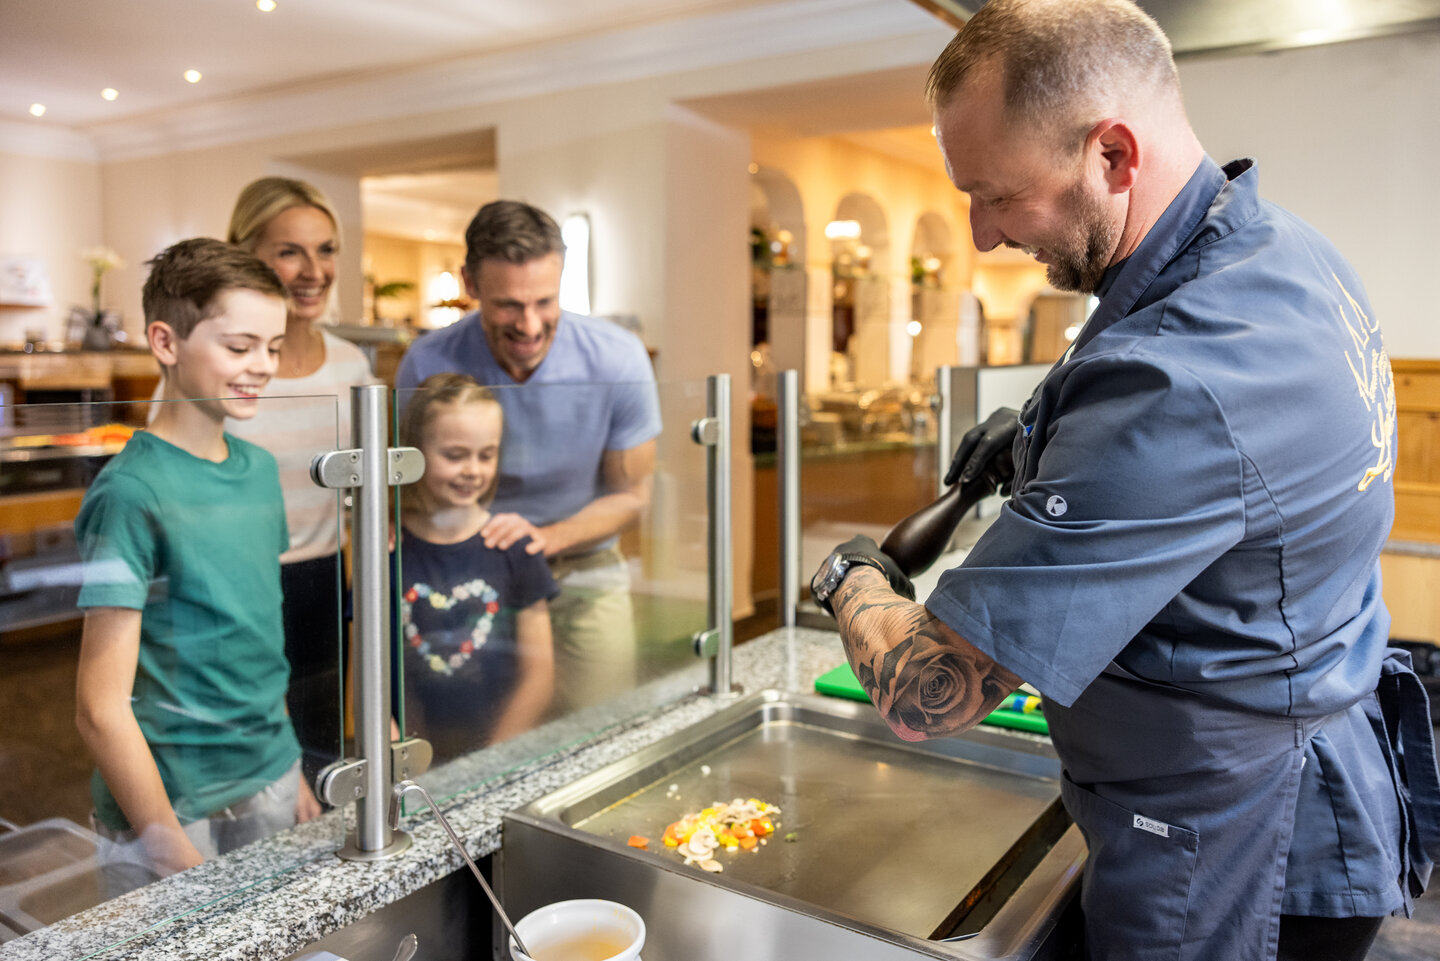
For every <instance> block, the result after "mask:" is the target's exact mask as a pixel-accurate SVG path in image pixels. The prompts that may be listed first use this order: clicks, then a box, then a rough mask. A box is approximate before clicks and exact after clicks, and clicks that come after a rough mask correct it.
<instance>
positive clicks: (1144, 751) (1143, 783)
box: [1045, 661, 1440, 961]
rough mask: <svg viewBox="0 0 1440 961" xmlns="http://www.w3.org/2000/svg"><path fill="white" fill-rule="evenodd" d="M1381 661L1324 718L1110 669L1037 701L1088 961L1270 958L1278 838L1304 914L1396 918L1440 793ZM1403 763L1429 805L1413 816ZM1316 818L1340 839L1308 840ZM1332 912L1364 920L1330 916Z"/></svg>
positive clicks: (1281, 863) (1280, 906)
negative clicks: (1065, 823) (1062, 696)
mask: <svg viewBox="0 0 1440 961" xmlns="http://www.w3.org/2000/svg"><path fill="white" fill-rule="evenodd" d="M1386 663H1387V673H1386V674H1385V676H1384V678H1382V683H1381V686H1380V690H1379V692H1378V693H1379V697H1376V696H1373V695H1372V696H1370V697H1367V698H1365V699H1362V701H1361V702H1359V703H1358V704H1356V705H1354V706H1353V707H1352V708H1350V709H1348V710H1346V711H1342V712H1339V713H1338V714H1334V715H1330V716H1328V717H1319V718H1291V717H1280V716H1276V715H1269V714H1262V713H1258V712H1251V711H1246V710H1243V709H1239V708H1236V707H1234V706H1231V705H1226V704H1223V703H1221V702H1219V701H1218V700H1216V699H1214V698H1210V697H1205V696H1202V695H1198V694H1194V693H1191V692H1188V691H1184V690H1181V689H1178V688H1175V687H1171V686H1168V685H1161V684H1156V683H1152V682H1150V681H1146V680H1143V679H1141V678H1138V677H1136V676H1134V675H1133V674H1130V673H1129V672H1127V671H1125V670H1124V669H1123V668H1121V667H1119V666H1118V665H1116V664H1111V665H1110V667H1109V668H1107V669H1106V671H1105V672H1104V673H1103V674H1102V675H1101V676H1100V677H1099V678H1097V679H1096V680H1095V681H1094V682H1093V683H1092V684H1091V685H1090V687H1089V688H1087V689H1086V691H1085V692H1084V693H1083V694H1082V695H1081V696H1080V697H1079V698H1078V699H1077V700H1076V702H1075V704H1074V705H1073V706H1072V707H1070V708H1065V707H1062V706H1060V705H1058V704H1052V703H1051V702H1047V703H1046V706H1045V712H1046V720H1047V721H1048V722H1049V726H1050V734H1051V738H1052V739H1053V740H1054V743H1055V747H1056V749H1057V751H1058V752H1059V754H1060V757H1061V759H1062V760H1063V761H1064V764H1065V773H1064V780H1063V782H1062V785H1061V793H1062V796H1063V799H1064V802H1065V806H1066V808H1067V809H1068V811H1069V812H1070V815H1071V817H1072V818H1073V819H1074V820H1075V822H1076V824H1077V825H1078V826H1079V827H1080V829H1081V832H1082V833H1083V834H1084V836H1085V839H1086V843H1087V844H1088V846H1089V855H1088V857H1087V860H1086V865H1085V873H1084V880H1083V885H1082V888H1081V907H1082V909H1083V912H1084V914H1085V922H1086V945H1087V949H1088V952H1089V955H1090V957H1091V958H1092V959H1093V961H1127V959H1136V961H1141V959H1143V961H1170V959H1194V961H1213V959H1221V958H1223V959H1226V961H1248V959H1269V958H1273V957H1274V956H1275V951H1276V948H1277V945H1278V939H1279V918H1280V914H1281V913H1282V911H1284V912H1287V913H1304V912H1296V911H1293V910H1291V908H1290V905H1289V903H1288V902H1289V901H1290V900H1291V899H1290V898H1289V897H1287V891H1286V883H1287V872H1286V868H1287V858H1288V855H1289V854H1290V851H1291V847H1292V841H1293V842H1294V844H1295V847H1296V850H1297V854H1298V861H1299V864H1298V865H1297V866H1296V871H1295V872H1292V875H1291V876H1290V880H1291V881H1292V883H1295V884H1300V885H1304V886H1306V887H1307V889H1309V890H1312V893H1313V894H1314V895H1316V896H1317V898H1318V896H1319V895H1321V894H1323V895H1324V898H1323V899H1318V900H1315V901H1314V903H1312V906H1316V905H1317V904H1319V900H1324V903H1325V904H1326V905H1329V906H1330V907H1331V909H1332V910H1319V911H1314V912H1312V913H1317V914H1324V915H1330V916H1352V915H1355V914H1360V915H1362V916H1376V915H1379V914H1385V913H1389V911H1391V910H1398V909H1400V908H1402V907H1408V894H1409V893H1418V892H1414V891H1413V889H1414V884H1415V879H1416V878H1417V877H1421V876H1428V861H1427V860H1426V854H1425V852H1424V850H1422V848H1424V847H1428V848H1429V851H1430V856H1431V857H1433V856H1434V854H1435V853H1436V852H1437V850H1440V848H1437V846H1436V845H1435V837H1436V836H1437V835H1440V829H1437V825H1440V787H1436V785H1435V783H1434V779H1435V760H1434V751H1433V744H1432V742H1431V739H1430V733H1431V732H1430V730H1429V727H1428V714H1427V715H1426V716H1425V718H1424V720H1425V726H1424V727H1423V728H1416V729H1414V730H1412V727H1413V725H1415V724H1416V723H1418V720H1417V714H1416V710H1417V705H1416V703H1415V699H1414V698H1413V697H1412V696H1409V695H1406V694H1405V693H1404V692H1403V691H1402V688H1404V687H1406V682H1405V681H1404V680H1403V678H1404V677H1405V676H1406V675H1407V673H1408V664H1407V665H1397V664H1395V663H1393V662H1392V661H1387V662H1386ZM1408 677H1409V678H1410V679H1411V680H1414V681H1415V685H1414V687H1415V689H1416V690H1418V689H1419V682H1418V679H1415V678H1414V675H1413V673H1408ZM1387 679H1388V680H1387ZM1392 695H1393V696H1392ZM1422 696H1423V691H1422ZM1418 709H1419V711H1420V712H1422V713H1423V712H1425V704H1424V702H1423V700H1422V701H1421V702H1420V703H1419V705H1418ZM1402 715H1404V719H1405V720H1408V723H1402V722H1401V721H1402ZM1392 717H1393V718H1394V720H1395V722H1396V723H1391V719H1392ZM1372 718H1373V721H1372ZM1415 734H1418V735H1423V736H1412V735H1415ZM1317 735H1320V736H1319V738H1318V741H1317ZM1361 735H1364V736H1361ZM1402 741H1403V744H1402ZM1316 749H1319V751H1320V754H1318V755H1317V754H1316V753H1315V751H1316ZM1402 751H1403V753H1404V755H1405V759H1406V761H1407V762H1408V763H1409V766H1410V768H1411V769H1412V770H1411V772H1410V773H1411V777H1410V781H1409V783H1410V787H1412V788H1413V789H1414V790H1415V792H1416V794H1417V795H1423V796H1424V798H1425V799H1426V800H1425V801H1423V802H1421V803H1417V804H1415V805H1411V804H1410V803H1409V800H1410V799H1409V792H1408V790H1407V788H1406V782H1405V778H1404V777H1403V774H1404V772H1403V770H1402V769H1401V765H1397V764H1396V759H1397V756H1399V754H1400V753H1401V752H1402ZM1322 760H1323V761H1326V762H1327V763H1326V770H1324V771H1321V769H1320V768H1321V764H1320V763H1319V762H1320V761H1322ZM1427 765H1428V766H1427ZM1307 769H1308V770H1307ZM1375 772H1379V774H1378V776H1377V775H1376V773H1375ZM1427 773H1428V776H1429V778H1430V779H1431V783H1430V784H1429V785H1428V786H1425V785H1423V784H1422V783H1421V782H1423V781H1424V780H1425V777H1426V774H1427ZM1322 774H1323V775H1325V777H1321V776H1320V775H1322ZM1417 774H1418V776H1417ZM1377 781H1378V782H1380V784H1381V786H1382V787H1383V788H1384V796H1383V797H1382V798H1380V803H1375V798H1376V782H1377ZM1397 798H1398V799H1399V801H1398V803H1397ZM1302 799H1303V802H1304V803H1301V802H1302ZM1322 814H1324V815H1325V817H1328V819H1329V823H1330V824H1331V826H1332V830H1331V834H1332V835H1334V834H1336V833H1337V832H1338V837H1331V836H1327V835H1325V834H1324V832H1318V831H1316V829H1315V828H1316V825H1318V824H1320V823H1322V818H1321V815H1322ZM1297 816H1298V818H1299V820H1298V823H1299V824H1300V826H1301V827H1300V831H1299V833H1298V834H1297V833H1296V825H1297ZM1422 835H1423V837H1422ZM1416 840H1422V841H1426V843H1424V844H1421V845H1416V844H1414V843H1410V842H1414V841H1416ZM1312 872H1313V876H1312ZM1402 877H1404V878H1406V879H1407V881H1408V882H1409V883H1407V884H1400V883H1397V882H1399V881H1400V880H1401V878H1402ZM1420 885H1421V887H1422V888H1423V880H1422V881H1421V882H1420ZM1325 899H1328V900H1325ZM1347 904H1348V905H1350V906H1352V907H1360V908H1362V910H1361V911H1358V912H1357V911H1353V910H1343V909H1342V910H1335V908H1336V907H1337V906H1339V907H1343V905H1347Z"/></svg>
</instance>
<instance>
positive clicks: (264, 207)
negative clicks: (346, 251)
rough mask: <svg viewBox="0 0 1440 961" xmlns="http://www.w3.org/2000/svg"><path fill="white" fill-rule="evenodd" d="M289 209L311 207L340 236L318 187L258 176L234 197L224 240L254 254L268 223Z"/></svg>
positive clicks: (337, 222) (327, 200)
mask: <svg viewBox="0 0 1440 961" xmlns="http://www.w3.org/2000/svg"><path fill="white" fill-rule="evenodd" d="M291 207H314V208H315V209H316V210H318V211H320V212H321V213H322V214H324V215H325V216H326V217H329V218H330V225H331V226H332V227H334V228H335V234H336V235H337V236H338V235H339V234H340V218H339V217H338V216H336V214H335V208H334V206H332V205H331V203H330V198H329V197H326V196H325V194H324V193H322V192H321V190H320V188H318V187H316V186H314V185H313V184H308V183H306V182H305V181H303V180H291V179H290V178H289V177H261V178H260V179H259V180H256V181H252V182H251V183H250V184H248V185H247V186H246V187H245V189H244V190H242V191H240V196H239V197H236V198H235V210H234V211H233V212H232V213H231V214H230V230H229V232H228V233H227V234H226V236H225V239H226V240H228V241H230V243H232V244H234V245H235V246H237V247H239V248H240V249H241V250H248V251H250V252H251V253H252V254H253V253H254V252H255V248H256V247H258V246H260V237H261V235H263V234H264V233H265V228H266V227H268V226H270V221H272V220H274V219H275V218H276V217H278V216H280V215H281V214H283V213H284V212H285V211H287V210H289V209H290V208H291Z"/></svg>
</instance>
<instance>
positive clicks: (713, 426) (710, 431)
mask: <svg viewBox="0 0 1440 961" xmlns="http://www.w3.org/2000/svg"><path fill="white" fill-rule="evenodd" d="M690 436H691V437H692V438H694V440H695V443H697V444H700V445H702V446H704V447H714V446H715V445H716V444H717V443H719V441H720V420H719V419H718V418H715V417H701V418H699V419H698V420H695V421H693V422H692V423H691V424H690Z"/></svg>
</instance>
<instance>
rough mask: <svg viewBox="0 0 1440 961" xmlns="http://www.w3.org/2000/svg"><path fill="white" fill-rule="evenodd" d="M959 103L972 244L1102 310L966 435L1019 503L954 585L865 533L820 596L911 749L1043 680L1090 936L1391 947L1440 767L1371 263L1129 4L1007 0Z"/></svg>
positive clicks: (937, 74) (1179, 943) (952, 80)
mask: <svg viewBox="0 0 1440 961" xmlns="http://www.w3.org/2000/svg"><path fill="white" fill-rule="evenodd" d="M928 95H929V97H930V100H931V103H932V106H933V108H934V116H935V127H936V136H937V139H938V141H939V144H940V148H941V152H942V153H943V155H944V157H945V161H946V165H947V169H948V172H949V175H950V178H951V180H952V181H953V182H954V184H955V186H956V187H957V188H958V189H959V190H961V191H963V192H964V193H966V194H967V195H968V196H969V198H970V221H971V228H972V231H973V234H974V239H975V243H976V246H977V247H978V248H979V249H981V250H990V249H992V248H994V247H996V246H998V245H1001V244H1004V245H1005V246H1008V247H1015V248H1018V249H1021V250H1023V251H1025V252H1027V253H1029V254H1031V255H1032V256H1034V257H1035V258H1036V259H1037V260H1038V261H1039V262H1041V263H1043V264H1044V265H1045V266H1046V272H1047V275H1048V278H1049V281H1050V283H1051V284H1052V285H1054V286H1055V287H1057V288H1061V289H1066V290H1074V291H1080V292H1086V293H1090V292H1093V293H1094V294H1096V295H1097V296H1098V297H1099V306H1098V307H1097V308H1096V310H1095V311H1094V313H1093V314H1092V316H1091V317H1090V319H1089V320H1088V321H1087V323H1086V324H1085V326H1084V328H1083V329H1082V330H1081V332H1080V334H1079V336H1078V337H1077V338H1076V340H1075V342H1074V344H1073V346H1072V347H1071V349H1070V350H1069V351H1068V352H1067V353H1066V355H1065V356H1064V357H1063V358H1061V360H1060V361H1059V362H1057V363H1056V365H1055V366H1054V368H1053V369H1052V370H1051V371H1050V372H1049V374H1048V375H1047V376H1046V378H1045V379H1044V381H1043V382H1042V383H1041V385H1040V387H1039V388H1038V389H1037V390H1036V392H1035V394H1034V395H1033V396H1032V397H1031V399H1030V400H1029V402H1028V403H1027V404H1026V405H1025V407H1024V409H1023V410H1021V411H1019V412H1018V415H1017V413H1016V412H1013V411H1012V412H1008V413H1006V412H1000V413H998V414H997V415H996V416H994V417H992V418H991V419H990V420H988V421H986V422H985V423H984V424H982V425H981V426H979V427H977V428H976V429H975V430H973V431H971V432H970V433H969V434H967V435H966V437H965V439H964V440H962V442H961V445H960V449H959V450H958V451H957V452H956V457H955V462H954V463H953V464H952V466H951V476H950V478H949V480H950V481H951V482H954V481H955V480H956V479H962V480H964V479H969V478H970V477H973V476H976V475H978V474H979V473H980V472H982V471H985V470H991V471H992V472H993V471H997V470H999V471H1003V472H1004V474H1005V475H1009V474H1010V473H1012V472H1013V479H1012V480H1011V481H1010V487H1011V489H1012V491H1013V493H1012V496H1011V497H1010V499H1009V500H1008V501H1007V502H1006V504H1005V506H1004V508H1003V510H1002V511H1001V513H1000V516H999V517H998V518H997V519H996V520H995V522H994V523H993V525H992V526H991V527H990V528H989V529H988V530H987V531H986V533H985V535H984V536H983V537H982V538H981V540H980V541H979V543H977V544H976V546H975V547H974V549H973V550H972V551H971V552H970V553H969V554H968V556H967V557H966V559H965V561H964V563H963V564H962V565H961V566H960V567H958V568H956V569H954V570H950V571H947V572H946V573H945V574H944V575H943V576H942V577H941V579H940V582H939V585H938V586H937V588H936V589H935V591H934V592H933V593H932V594H931V595H930V597H929V599H928V600H927V602H926V604H925V606H923V607H922V606H920V605H918V604H916V603H914V601H913V597H914V593H913V588H911V586H910V584H909V581H908V580H907V579H906V578H905V575H904V574H903V573H901V571H900V570H899V568H898V566H897V565H895V563H894V562H893V561H892V560H891V559H890V558H888V557H886V556H885V555H884V554H883V553H882V552H881V551H880V550H879V549H878V548H877V547H876V546H875V544H874V542H873V541H869V540H868V539H866V538H856V539H855V540H852V541H850V542H847V543H846V544H843V545H841V546H840V547H839V548H837V549H836V551H835V552H834V553H832V554H831V555H830V556H829V557H828V558H826V560H825V562H824V563H823V564H822V565H821V568H820V570H819V571H817V573H816V575H815V578H814V580H813V582H812V588H813V590H814V593H815V596H816V599H817V600H818V601H819V602H820V604H821V605H822V606H823V607H826V608H827V609H831V610H833V613H834V614H835V617H836V619H837V622H838V624H839V628H840V633H841V637H842V640H843V642H844V645H845V650H846V654H847V656H848V658H849V660H850V663H851V666H852V667H853V668H854V670H855V673H856V675H857V677H858V678H859V679H860V681H861V683H862V684H863V685H864V687H865V688H866V690H867V691H868V692H869V694H870V697H871V699H872V701H874V703H875V705H876V706H877V708H878V709H879V710H880V712H881V713H882V715H884V717H885V719H886V720H887V722H888V723H889V724H890V726H891V727H892V729H894V730H895V731H896V732H897V733H898V734H899V735H900V736H901V737H904V738H908V739H918V738H927V737H939V736H944V735H947V734H951V733H955V732H957V731H960V730H963V729H965V728H967V727H969V726H971V725H973V724H975V723H977V722H978V721H979V720H980V719H981V718H983V717H984V716H985V715H986V714H987V713H989V711H990V710H991V709H992V708H994V707H995V706H996V705H997V704H998V703H999V701H1000V700H1001V699H1002V698H1003V697H1004V696H1005V695H1006V694H1007V693H1008V692H1010V691H1011V690H1013V689H1014V688H1015V687H1016V686H1017V685H1018V684H1020V683H1021V682H1022V680H1023V681H1028V682H1029V683H1030V684H1032V685H1033V686H1034V687H1036V688H1038V689H1039V690H1040V691H1041V692H1042V693H1043V694H1044V696H1045V699H1046V701H1045V711H1046V719H1047V720H1048V722H1049V726H1050V731H1051V736H1052V738H1053V740H1054V743H1055V747H1056V750H1057V752H1058V753H1059V755H1060V759H1061V761H1062V762H1063V765H1064V778H1063V781H1062V785H1061V791H1062V796H1063V799H1064V802H1065V806H1066V808H1067V810H1068V811H1069V813H1070V815H1071V816H1072V817H1073V818H1074V820H1075V822H1076V823H1077V824H1078V825H1079V827H1080V829H1081V831H1082V832H1083V834H1084V836H1085V838H1086V841H1087V843H1088V847H1089V855H1088V858H1087V862H1086V866H1085V873H1084V879H1083V885H1082V895H1081V904H1082V908H1083V911H1084V915H1085V921H1086V935H1085V936H1086V943H1087V948H1088V951H1089V955H1090V957H1091V958H1094V959H1097V961H1098V959H1104V961H1116V959H1132V958H1133V959H1145V961H1155V959H1170V958H1177V959H1178V958H1185V959H1197V961H1198V959H1205V961H1213V959H1226V961H1241V959H1268V958H1275V957H1277V956H1278V957H1280V958H1297V959H1298V958H1307V959H1308V958H1319V957H1326V958H1361V957H1363V956H1364V954H1365V952H1366V950H1367V949H1368V947H1369V945H1370V943H1371V942H1372V941H1373V939H1374V937H1375V934H1376V933H1377V931H1378V929H1379V925H1380V920H1381V918H1382V917H1383V916H1384V915H1387V914H1391V913H1398V912H1406V913H1408V912H1409V910H1410V907H1411V901H1412V898H1413V897H1415V896H1417V895H1418V894H1419V893H1421V892H1422V891H1423V889H1424V885H1425V883H1426V881H1427V880H1428V876H1429V871H1430V861H1431V859H1432V858H1434V857H1435V856H1436V855H1437V854H1440V786H1437V776H1436V766H1435V755H1434V746H1433V743H1432V730H1431V728H1430V721H1429V717H1428V710H1427V705H1426V702H1425V700H1424V694H1423V691H1422V689H1421V688H1420V685H1419V682H1418V680H1417V679H1416V677H1415V675H1414V674H1413V672H1412V671H1411V670H1410V669H1409V665H1408V661H1406V660H1405V658H1404V656H1403V655H1400V654H1399V653H1398V652H1394V651H1387V637H1388V632H1389V622H1390V619H1389V615H1388V613H1387V612H1386V609H1385V605H1384V602H1383V601H1382V599H1381V592H1380V574H1379V566H1378V557H1379V553H1380V549H1381V547H1382V545H1383V544H1384V541H1385V538H1386V536H1387V533H1388V531H1389V529H1390V525H1391V521H1392V518H1393V512H1394V507H1393V500H1394V498H1393V489H1392V480H1393V472H1394V455H1395V436H1396V435H1395V395H1394V387H1393V383H1392V380H1391V373H1390V365H1389V360H1388V357H1387V356H1386V353H1385V347H1384V343H1383V341H1382V338H1381V333H1380V329H1379V327H1378V325H1377V323H1376V320H1375V318H1374V315H1373V313H1372V311H1371V309H1370V305H1369V302H1368V301H1367V299H1366V295H1365V292H1364V289H1363V287H1362V286H1361V283H1360V280H1359V278H1358V277H1356V275H1355V273H1354V271H1353V270H1352V269H1351V268H1350V266H1349V265H1348V264H1347V263H1346V262H1345V261H1344V259H1343V258H1341V257H1340V255H1339V254H1338V253H1337V252H1336V251H1335V249H1334V248H1333V247H1332V246H1331V245H1330V244H1329V243H1328V242H1327V241H1326V240H1325V239H1324V238H1323V237H1321V236H1320V235H1319V233H1318V232H1316V231H1315V230H1314V229H1313V228H1311V227H1309V226H1308V225H1306V224H1305V223H1303V222H1302V221H1300V220H1299V219H1298V218H1296V217H1294V216H1293V215H1291V214H1289V213H1287V212H1286V211H1284V210H1281V209H1279V208H1277V207H1275V206H1274V205H1272V204H1269V203H1267V202H1266V201H1264V200H1261V199H1260V197H1259V195H1258V190H1259V170H1258V168H1257V166H1256V165H1255V163H1254V162H1253V161H1249V160H1241V161H1236V162H1233V163H1230V164H1226V165H1224V166H1221V165H1219V164H1217V163H1216V162H1215V161H1213V160H1212V159H1211V158H1210V157H1209V156H1207V155H1206V154H1205V152H1204V149H1203V148H1202V147H1201V145H1200V143H1199V141H1198V140H1197V138H1196V136H1195V134H1194V132H1193V131H1192V130H1191V128H1190V125H1189V121H1188V120H1187V118H1186V115H1185V111H1184V107H1183V105H1182V102H1181V96H1180V89H1179V82H1178V78H1177V75H1176V71H1175V66H1174V62H1173V59H1172V57H1171V52H1170V47H1169V43H1168V41H1167V40H1166V38H1165V36H1164V34H1163V33H1162V32H1161V31H1160V29H1159V27H1158V26H1156V24H1155V23H1154V22H1153V21H1152V20H1151V19H1150V18H1149V17H1148V16H1146V15H1145V14H1144V13H1142V12H1141V11H1140V10H1139V9H1138V8H1137V7H1136V6H1135V5H1134V4H1133V3H1131V2H1129V0H990V2H988V3H986V4H985V5H984V6H983V7H982V8H981V9H980V11H979V12H978V13H977V14H975V16H974V17H973V18H972V19H971V20H970V21H969V22H968V23H967V24H966V26H965V27H964V28H963V29H962V30H961V31H960V33H959V34H958V35H957V36H956V37H955V39H954V40H953V41H952V42H951V43H950V44H949V46H947V47H946V49H945V50H944V52H943V53H942V54H941V55H940V57H939V59H938V60H937V61H936V62H935V64H934V66H933V67H932V68H931V73H930V78H929V84H928ZM1322 946H1323V949H1324V950H1323V952H1322V951H1321V947H1322Z"/></svg>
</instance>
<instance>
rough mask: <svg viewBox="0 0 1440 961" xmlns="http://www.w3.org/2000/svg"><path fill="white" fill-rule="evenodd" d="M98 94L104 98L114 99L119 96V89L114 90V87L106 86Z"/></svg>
mask: <svg viewBox="0 0 1440 961" xmlns="http://www.w3.org/2000/svg"><path fill="white" fill-rule="evenodd" d="M100 96H101V97H103V98H105V99H106V100H114V99H115V98H116V97H118V96H120V91H118V90H116V89H115V88H114V87H106V88H105V89H104V90H102V91H100Z"/></svg>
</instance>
